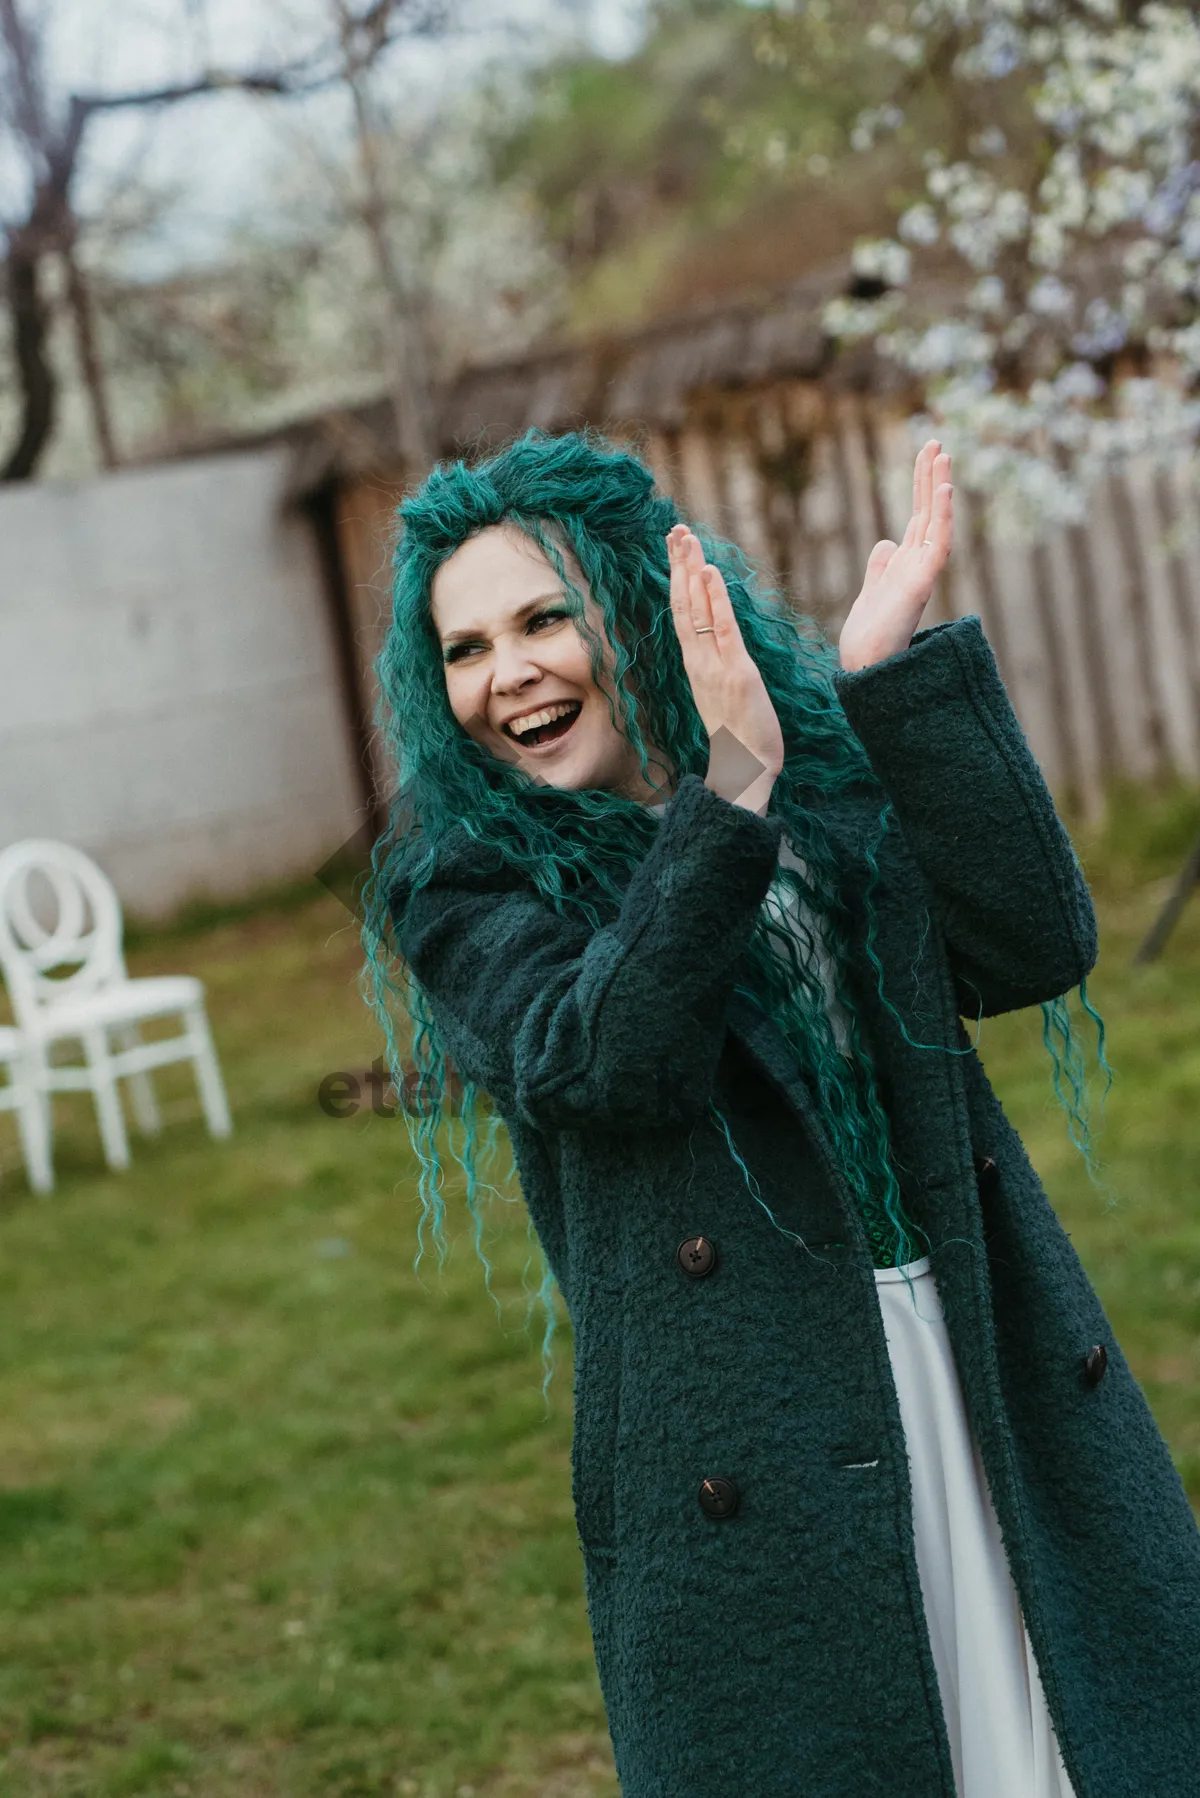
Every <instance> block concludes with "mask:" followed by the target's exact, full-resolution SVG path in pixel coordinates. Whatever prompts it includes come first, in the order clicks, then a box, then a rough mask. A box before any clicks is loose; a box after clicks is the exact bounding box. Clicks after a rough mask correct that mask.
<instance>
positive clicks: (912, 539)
mask: <svg viewBox="0 0 1200 1798" xmlns="http://www.w3.org/2000/svg"><path fill="white" fill-rule="evenodd" d="M941 450H942V446H941V444H940V443H939V442H938V440H937V438H936V437H931V438H930V439H929V441H928V443H926V444H924V445H923V446H922V448H921V450H920V452H919V454H918V456H917V459H916V461H915V462H914V463H913V509H912V517H911V518H910V519H909V521H908V528H907V530H906V531H905V533H904V540H903V547H904V548H905V549H915V548H918V547H919V546H920V544H921V543H922V542H923V540H924V539H925V538H926V537H927V536H928V534H929V519H930V514H931V512H932V508H933V492H934V487H935V485H936V484H937V481H938V480H939V479H945V478H946V475H944V474H943V475H939V474H938V472H937V465H938V463H939V462H942V463H944V465H945V470H946V474H948V473H949V468H950V458H949V456H943V455H942V453H941Z"/></svg>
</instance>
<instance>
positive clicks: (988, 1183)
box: [975, 1155, 1000, 1192]
mask: <svg viewBox="0 0 1200 1798" xmlns="http://www.w3.org/2000/svg"><path fill="white" fill-rule="evenodd" d="M999 1178H1000V1169H999V1168H998V1167H997V1166H996V1163H995V1162H994V1161H993V1160H992V1158H991V1156H990V1155H976V1157H975V1184H976V1185H977V1186H978V1187H979V1190H980V1192H992V1191H993V1190H994V1188H995V1185H996V1181H997V1180H998V1179H999Z"/></svg>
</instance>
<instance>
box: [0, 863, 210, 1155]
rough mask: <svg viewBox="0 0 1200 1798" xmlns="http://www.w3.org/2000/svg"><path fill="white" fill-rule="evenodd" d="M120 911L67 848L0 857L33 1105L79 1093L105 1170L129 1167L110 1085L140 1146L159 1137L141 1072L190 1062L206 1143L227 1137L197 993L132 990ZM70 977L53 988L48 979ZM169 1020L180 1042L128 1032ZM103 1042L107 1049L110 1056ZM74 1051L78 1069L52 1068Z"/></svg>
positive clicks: (3, 937)
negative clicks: (41, 896)
mask: <svg viewBox="0 0 1200 1798" xmlns="http://www.w3.org/2000/svg"><path fill="white" fill-rule="evenodd" d="M39 878H40V879H41V880H42V881H43V882H44V883H45V885H46V886H48V887H49V889H50V893H51V896H52V903H53V907H54V916H53V921H52V923H50V924H49V926H47V925H46V924H44V923H43V922H42V921H41V919H39V916H38V913H37V910H36V909H35V907H36V895H35V889H36V885H37V881H38V879H39ZM121 939H122V920H121V905H120V901H119V900H118V898H117V894H116V890H115V888H114V887H113V884H112V882H111V881H110V880H109V878H108V876H107V875H106V874H105V873H104V872H103V871H102V870H101V869H100V868H98V867H97V866H96V864H95V862H93V861H91V860H90V859H89V858H88V857H87V856H86V855H84V854H83V853H82V851H81V850H78V849H74V848H72V847H71V845H70V844H69V843H56V842H52V841H50V840H49V839H46V838H31V839H29V840H27V841H26V842H23V843H14V844H12V845H11V847H9V848H8V849H5V850H3V851H0V969H2V970H3V973H4V978H5V980H6V982H7V985H8V990H9V994H10V996H11V999H12V1008H13V1013H14V1015H15V1017H16V1021H17V1026H18V1029H19V1031H20V1033H21V1036H22V1038H23V1039H24V1042H25V1045H26V1062H27V1065H28V1067H29V1068H30V1070H31V1077H32V1079H33V1082H34V1084H35V1086H36V1088H37V1090H38V1091H39V1092H40V1093H41V1094H43V1095H44V1100H43V1104H44V1110H45V1115H46V1121H47V1137H48V1136H49V1110H50V1095H51V1094H52V1093H55V1092H78V1091H90V1092H91V1094H92V1097H93V1099H94V1101H95V1105H96V1116H97V1120H98V1122H99V1125H100V1139H101V1142H102V1143H103V1146H104V1158H105V1160H106V1161H107V1163H108V1165H109V1167H112V1168H124V1167H128V1166H129V1139H128V1136H127V1134H126V1130H125V1119H124V1116H123V1114H122V1111H121V1101H120V1096H119V1089H118V1086H117V1082H118V1080H121V1079H127V1080H128V1081H129V1089H130V1097H131V1099H132V1102H133V1114H134V1118H135V1120H136V1122H137V1124H138V1127H139V1128H140V1130H141V1131H142V1132H143V1134H144V1135H156V1134H157V1133H158V1131H160V1130H161V1129H162V1117H161V1114H160V1112H159V1109H158V1104H157V1101H156V1099H155V1096H154V1088H153V1086H152V1084H151V1081H150V1072H149V1071H150V1069H151V1068H157V1067H165V1066H166V1065H167V1063H168V1062H173V1061H191V1062H193V1063H194V1065H195V1069H196V1084H197V1087H198V1088H199V1092H200V1103H201V1105H202V1107H203V1110H204V1117H205V1121H206V1123H207V1124H208V1128H209V1131H210V1133H211V1134H212V1135H213V1136H228V1135H229V1134H230V1131H231V1130H232V1128H233V1125H232V1122H231V1120H230V1116H229V1104H228V1101H227V1099H226V1097H225V1087H224V1083H223V1082H222V1079H221V1069H220V1066H219V1064H218V1061H217V1055H216V1050H215V1048H214V1047H213V1041H212V1034H211V1032H210V1030H209V1027H208V1018H207V1016H206V1014H205V1009H204V986H203V983H202V982H201V981H199V980H197V979H195V978H194V977H193V976H192V975H190V974H170V975H163V976H160V977H156V978H152V979H138V980H131V979H130V977H129V974H128V971H127V970H126V967H125V956H124V953H123V949H122V941H121ZM65 967H71V968H73V969H74V971H73V972H71V973H65V974H60V975H58V976H52V973H51V971H52V970H53V969H55V968H65ZM176 1013H178V1014H179V1016H180V1017H181V1018H182V1019H183V1023H184V1029H183V1033H182V1035H179V1036H172V1037H167V1038H165V1039H163V1040H162V1041H159V1042H151V1043H144V1042H142V1041H141V1039H140V1035H139V1028H138V1027H139V1025H140V1024H142V1023H143V1022H145V1021H146V1020H147V1019H150V1018H159V1017H168V1016H172V1015H174V1014H176ZM113 1039H115V1041H116V1043H117V1045H118V1047H117V1048H115V1049H114V1047H113ZM72 1041H74V1042H77V1043H79V1044H81V1045H82V1049H83V1055H84V1065H83V1066H79V1065H78V1064H74V1065H71V1064H66V1065H64V1064H63V1063H62V1062H55V1060H54V1059H53V1051H54V1050H55V1048H56V1045H58V1044H59V1043H61V1042H67V1043H68V1044H70V1042H72Z"/></svg>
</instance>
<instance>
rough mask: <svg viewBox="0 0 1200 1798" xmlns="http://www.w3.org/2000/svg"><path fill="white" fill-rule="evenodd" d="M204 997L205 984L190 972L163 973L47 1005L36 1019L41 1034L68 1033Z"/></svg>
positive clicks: (132, 1018)
mask: <svg viewBox="0 0 1200 1798" xmlns="http://www.w3.org/2000/svg"><path fill="white" fill-rule="evenodd" d="M203 997H204V983H203V981H201V980H197V979H195V977H194V976H193V975H191V974H162V975H157V976H152V977H150V978H147V979H139V980H122V981H120V982H119V983H118V984H116V985H114V986H107V987H102V988H101V990H100V991H99V992H97V993H89V994H88V995H87V996H86V998H80V999H64V1000H63V1001H62V1002H61V1004H58V1005H47V1006H46V1007H45V1008H44V1010H43V1011H42V1014H41V1016H40V1017H39V1019H38V1021H37V1029H38V1033H39V1035H42V1036H65V1035H67V1034H68V1033H74V1032H75V1031H77V1030H81V1029H86V1028H87V1027H88V1026H89V1025H93V1024H128V1023H132V1022H134V1021H135V1020H136V1019H139V1018H157V1017H163V1016H165V1015H166V1013H168V1012H172V1011H181V1010H182V1009H183V1007H184V1006H185V1005H194V1004H196V1002H197V1001H198V1000H202V999H203Z"/></svg>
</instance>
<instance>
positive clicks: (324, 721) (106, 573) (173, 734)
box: [0, 449, 362, 917]
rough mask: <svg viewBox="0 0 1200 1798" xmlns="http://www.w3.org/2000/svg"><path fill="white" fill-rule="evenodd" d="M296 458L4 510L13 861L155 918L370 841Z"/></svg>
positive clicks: (46, 494)
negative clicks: (107, 889)
mask: <svg viewBox="0 0 1200 1798" xmlns="http://www.w3.org/2000/svg"><path fill="white" fill-rule="evenodd" d="M284 469H285V452H283V451H281V450H278V449H268V450H254V451H250V452H246V453H238V454H235V455H228V456H219V457H205V458H203V459H200V460H197V461H194V462H175V463H170V464H165V465H162V466H157V467H152V468H146V469H136V470H127V471H123V472H121V473H118V474H115V475H109V476H104V477H100V478H97V479H94V480H89V481H84V482H72V483H53V484H39V485H34V486H30V487H20V488H12V489H8V490H3V489H0V847H2V846H4V845H6V844H8V843H11V842H14V841H16V840H17V839H19V838H22V837H30V836H48V837H56V838H59V839H61V840H63V841H65V842H69V843H74V844H75V845H77V846H78V847H79V848H81V849H83V850H84V851H86V853H87V854H89V855H91V856H93V857H94V858H95V860H96V861H98V862H99V863H100V865H101V866H102V867H103V868H104V869H105V870H106V872H107V873H108V874H109V876H110V877H111V879H112V880H113V881H114V882H115V884H116V887H117V890H118V892H119V893H120V895H121V898H122V901H123V903H124V904H125V906H126V907H127V908H128V909H129V910H131V911H136V912H137V913H139V914H141V915H143V916H148V917H157V916H163V915H166V914H168V913H169V912H170V911H171V910H172V909H174V908H175V907H176V906H177V905H178V904H179V903H180V902H181V901H182V900H184V899H185V898H187V897H189V896H192V895H197V894H210V895H212V896H215V897H236V896H239V895H241V894H243V893H246V892H248V891H250V890H252V889H253V888H254V887H255V886H256V885H258V884H259V883H261V882H264V881H269V880H275V879H284V878H288V877H291V876H302V875H304V874H307V873H311V872H313V871H314V870H315V869H316V868H318V867H319V866H320V865H321V863H322V862H323V861H324V859H325V858H326V856H328V855H329V854H330V853H331V852H332V851H333V850H334V849H336V848H338V847H339V845H340V844H341V843H342V842H344V841H345V839H346V838H347V837H348V836H349V835H350V834H351V832H352V831H353V830H354V829H355V827H356V826H357V825H359V824H361V822H362V814H361V812H360V792H359V786H358V781H357V779H356V776H355V770H354V765H353V751H352V748H351V739H350V734H349V732H348V730H347V727H346V722H345V719H344V716H343V712H342V703H341V698H340V690H339V683H338V666H337V657H336V651H335V643H334V636H333V631H332V628H331V624H330V621H329V617H328V610H327V604H326V600H325V596H324V593H323V590H322V584H321V575H320V569H319V564H318V559H317V554H316V547H315V541H314V539H313V536H312V533H311V530H310V527H309V526H308V524H307V523H306V522H305V520H304V519H303V518H301V517H298V516H296V515H294V514H289V513H286V512H285V511H284V509H283V506H282V503H281V492H282V483H283V476H284Z"/></svg>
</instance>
